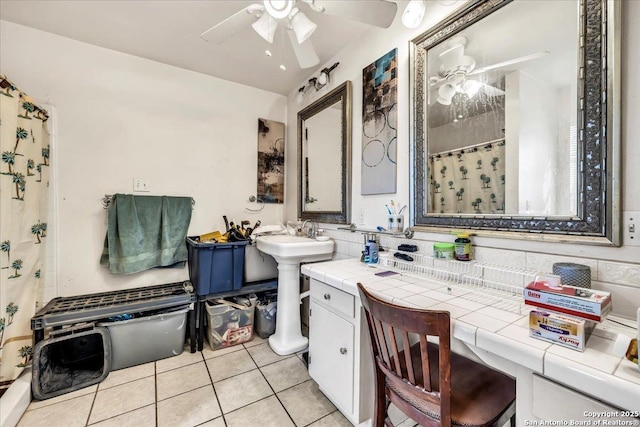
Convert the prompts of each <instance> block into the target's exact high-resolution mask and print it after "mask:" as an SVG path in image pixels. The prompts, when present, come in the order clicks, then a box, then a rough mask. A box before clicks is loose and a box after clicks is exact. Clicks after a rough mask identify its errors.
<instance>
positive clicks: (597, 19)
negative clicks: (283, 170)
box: [410, 0, 620, 245]
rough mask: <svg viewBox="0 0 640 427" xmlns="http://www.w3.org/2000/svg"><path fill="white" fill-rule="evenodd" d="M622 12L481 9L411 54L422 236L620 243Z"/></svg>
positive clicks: (579, 5) (602, 3)
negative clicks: (476, 233) (438, 232)
mask: <svg viewBox="0 0 640 427" xmlns="http://www.w3.org/2000/svg"><path fill="white" fill-rule="evenodd" d="M619 3H620V2H617V1H615V0H563V1H535V0H534V1H532V0H472V1H470V2H468V3H467V4H466V5H464V6H462V7H461V8H460V9H459V10H458V11H457V12H456V13H454V14H453V15H452V16H451V17H449V18H447V19H446V20H445V21H443V22H442V23H441V24H438V25H436V26H435V27H434V28H433V29H432V30H430V31H428V32H427V33H425V34H422V35H421V36H419V37H417V38H416V39H414V40H413V41H411V43H410V57H411V58H410V62H411V92H412V98H411V99H412V102H413V105H412V108H411V114H412V117H411V123H412V129H411V132H412V144H413V146H412V156H413V158H412V181H413V182H412V190H413V194H412V199H413V206H412V210H411V214H412V223H413V225H414V226H415V228H416V229H417V230H419V229H420V228H421V227H424V228H425V229H426V228H427V227H428V228H429V229H430V230H433V229H434V228H441V229H445V230H446V229H451V228H456V229H470V230H480V234H484V235H503V236H506V237H516V238H528V239H537V240H552V241H570V242H574V243H591V244H606V245H611V244H614V245H619V244H620V237H619V235H620V232H619V215H620V213H619V212H620V200H619V193H620V192H619V187H620V179H619V177H620V167H619V163H620V145H619V138H620V137H619V133H620V126H619V120H620V117H619V116H620V112H619V103H620V96H619V92H620V58H619V51H620V22H619V21H620V5H619ZM505 232H506V233H505Z"/></svg>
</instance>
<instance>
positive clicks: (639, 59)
mask: <svg viewBox="0 0 640 427" xmlns="http://www.w3.org/2000/svg"><path fill="white" fill-rule="evenodd" d="M441 3H442V2H435V1H434V2H427V12H426V16H425V21H424V22H423V24H422V25H421V26H420V27H419V28H417V29H415V30H408V29H405V28H404V27H402V24H401V22H400V15H401V13H398V16H397V17H396V20H395V21H394V23H393V25H392V26H391V27H390V28H389V29H387V30H380V29H372V30H370V31H368V32H367V33H366V34H364V35H363V37H361V38H360V39H358V40H354V41H352V42H351V43H349V44H348V45H347V46H346V47H345V49H344V50H343V51H341V52H340V53H339V54H337V55H336V56H335V57H333V58H331V59H330V60H329V61H327V63H326V64H321V65H319V66H318V67H317V69H316V70H313V71H315V72H316V73H317V71H318V70H320V69H322V68H323V67H324V66H326V65H327V64H333V63H334V62H336V61H339V62H340V66H339V67H338V68H336V69H335V70H334V72H333V73H332V74H331V77H332V81H331V83H330V85H328V86H327V87H326V88H325V89H323V90H322V91H321V93H319V94H318V95H316V97H315V99H313V100H308V101H307V103H304V104H302V105H299V104H297V103H296V102H295V95H296V94H297V91H292V92H291V93H290V94H289V96H288V99H289V109H288V112H287V115H288V122H289V123H295V118H296V114H297V112H298V111H299V110H301V109H302V108H304V107H305V106H306V105H307V104H308V103H310V102H312V101H314V100H317V99H318V98H319V97H320V96H321V95H322V94H324V93H326V91H327V90H331V89H333V88H334V87H335V86H337V85H339V84H341V83H342V82H344V81H345V80H351V81H352V82H353V168H352V182H353V192H352V199H353V200H352V208H353V209H352V212H353V213H352V222H355V223H356V224H358V225H359V226H363V227H367V228H369V229H375V227H376V226H377V225H384V224H385V223H386V211H385V208H384V205H385V203H388V202H389V199H394V200H396V201H399V202H400V203H401V204H404V203H406V202H407V201H408V198H409V179H410V177H409V164H410V157H409V126H410V123H409V106H410V99H409V41H410V40H411V39H412V38H414V37H417V36H418V35H420V34H421V33H423V32H425V31H427V30H428V29H429V28H430V27H432V26H434V25H435V24H437V23H438V22H439V21H440V20H442V19H443V18H444V17H445V16H446V15H448V14H450V13H452V12H453V11H454V7H456V6H459V5H461V4H462V2H461V1H459V2H457V3H456V4H455V6H449V7H447V6H443V5H442V4H441ZM402 5H403V4H402V3H401V7H402ZM622 9H623V10H622V16H623V22H622V42H621V48H622V54H621V57H622V91H621V92H622V99H621V102H622V108H621V109H620V113H621V118H622V151H623V153H622V161H621V162H622V168H623V181H622V188H623V191H622V202H621V206H622V209H623V210H624V211H640V190H639V189H638V182H640V168H638V167H637V164H636V163H637V161H638V159H640V122H638V121H637V120H636V119H635V118H636V117H638V116H639V115H640V99H639V97H640V95H639V94H640V80H639V79H636V78H634V76H635V75H636V74H637V70H638V66H639V64H640V27H639V26H637V25H636V24H635V23H634V22H633V19H632V17H636V16H640V2H638V1H624V2H623V4H622ZM396 47H397V48H398V124H399V126H398V172H397V173H398V190H397V192H396V193H395V194H388V195H376V196H361V195H360V153H361V146H362V144H361V140H362V138H361V133H362V130H361V126H362V112H361V110H362V107H361V105H362V83H361V81H362V69H363V68H364V67H366V66H367V65H368V64H370V63H371V62H373V61H375V60H376V59H377V58H379V57H380V56H381V55H382V54H384V53H386V52H388V51H389V50H391V49H393V48H396ZM311 74H312V73H310V76H311ZM305 81H306V80H305ZM305 81H303V82H301V84H304V82H305ZM301 84H299V85H296V87H299V86H301ZM403 123H404V124H403ZM288 136H289V138H288V146H287V149H288V150H289V153H294V152H295V150H296V134H295V129H294V127H293V126H290V127H289V130H288ZM287 168H288V169H287V172H288V176H293V175H294V174H295V173H296V169H295V165H293V164H291V163H289V164H288V165H287ZM295 185H296V183H295V181H294V180H292V179H290V180H287V188H288V189H289V192H290V191H291V189H292V188H295ZM296 203H297V202H296V201H295V199H294V198H289V199H288V200H287V203H286V216H287V218H288V219H293V218H295V215H296ZM324 228H326V229H329V228H331V226H330V225H328V224H327V225H324ZM636 234H637V233H636ZM359 237H360V238H359V239H357V241H358V242H359V241H360V240H362V239H361V236H359ZM537 238H538V239H540V241H531V240H519V239H517V240H511V239H499V238H494V237H474V244H475V245H476V246H477V247H482V248H502V249H509V250H514V251H518V254H522V253H523V252H524V251H530V252H532V253H536V254H547V255H561V256H565V257H567V256H568V257H587V258H589V259H600V260H609V261H612V263H610V264H611V265H609V264H608V267H607V268H609V269H610V271H614V270H616V268H617V267H618V266H620V268H621V269H622V270H624V271H622V272H619V273H615V274H616V275H618V276H620V277H627V276H625V274H627V272H628V271H631V273H629V274H632V277H631V276H629V277H631V278H628V279H625V280H624V281H620V282H619V283H624V284H625V285H633V286H637V287H638V288H640V268H638V267H639V265H640V247H632V246H626V247H625V246H623V247H620V248H614V247H600V246H590V245H576V244H557V243H547V242H545V241H543V237H542V236H537ZM420 239H425V240H449V239H450V236H449V235H444V234H437V233H416V236H415V238H414V241H417V240H420ZM356 244H358V243H357V242H356ZM518 254H514V256H520V255H518ZM629 266H631V268H635V270H628V268H629Z"/></svg>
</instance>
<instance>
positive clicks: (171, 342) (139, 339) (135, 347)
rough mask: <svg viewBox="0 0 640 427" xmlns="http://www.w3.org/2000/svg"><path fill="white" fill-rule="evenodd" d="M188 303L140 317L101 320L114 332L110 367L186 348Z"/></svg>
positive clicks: (155, 357) (165, 355)
mask: <svg viewBox="0 0 640 427" xmlns="http://www.w3.org/2000/svg"><path fill="white" fill-rule="evenodd" d="M188 311H189V307H188V306H186V307H177V308H175V309H173V310H169V311H165V312H162V313H158V314H152V315H147V316H145V315H143V316H141V317H137V318H133V319H129V320H118V321H112V322H100V323H98V326H102V327H106V328H107V329H108V330H109V335H111V353H112V354H111V370H114V371H115V370H116V369H122V368H128V367H130V366H134V365H140V364H142V363H147V362H151V361H154V360H159V359H164V358H166V357H171V356H177V355H178V354H180V353H182V350H183V349H184V340H185V334H186V330H187V328H186V324H187V312H188Z"/></svg>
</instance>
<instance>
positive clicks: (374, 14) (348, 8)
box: [303, 0, 398, 28]
mask: <svg viewBox="0 0 640 427" xmlns="http://www.w3.org/2000/svg"><path fill="white" fill-rule="evenodd" d="M303 1H305V3H309V4H310V6H311V8H312V9H314V10H316V11H324V12H325V13H327V14H329V15H337V16H343V17H345V18H348V19H351V20H353V21H358V22H362V23H364V24H369V25H373V26H375V27H380V28H389V26H390V25H391V24H392V23H393V20H394V19H395V17H396V11H397V10H398V5H397V4H395V3H393V2H390V1H383V0H368V1H364V0H359V1H336V0H303Z"/></svg>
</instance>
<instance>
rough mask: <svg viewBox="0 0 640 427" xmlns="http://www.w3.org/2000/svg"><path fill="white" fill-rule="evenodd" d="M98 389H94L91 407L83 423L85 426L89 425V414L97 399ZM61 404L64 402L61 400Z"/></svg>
mask: <svg viewBox="0 0 640 427" xmlns="http://www.w3.org/2000/svg"><path fill="white" fill-rule="evenodd" d="M98 389H99V387H96V391H95V393H94V394H93V399H91V407H90V408H89V413H88V414H87V422H85V423H84V425H85V426H88V425H89V420H90V419H91V412H93V405H95V403H96V399H97V397H98ZM79 397H81V396H79ZM63 402H65V400H63Z"/></svg>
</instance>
